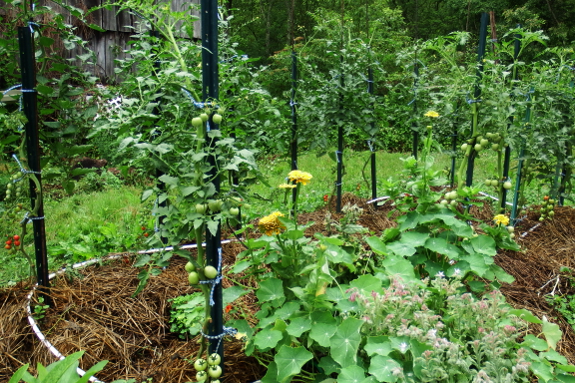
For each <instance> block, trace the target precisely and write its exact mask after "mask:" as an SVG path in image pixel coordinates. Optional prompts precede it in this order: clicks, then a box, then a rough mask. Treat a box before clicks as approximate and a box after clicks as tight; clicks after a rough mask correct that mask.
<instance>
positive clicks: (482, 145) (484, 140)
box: [479, 139, 489, 148]
mask: <svg viewBox="0 0 575 383" xmlns="http://www.w3.org/2000/svg"><path fill="white" fill-rule="evenodd" d="M488 143H489V141H488V140H486V139H483V140H481V141H479V144H480V145H481V147H483V148H484V147H486V146H487V144H488Z"/></svg>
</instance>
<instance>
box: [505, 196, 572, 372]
mask: <svg viewBox="0 0 575 383" xmlns="http://www.w3.org/2000/svg"><path fill="white" fill-rule="evenodd" d="M538 219H539V214H537V213H535V212H530V213H528V214H527V216H526V218H525V219H524V220H523V221H522V222H521V223H520V225H518V230H516V232H517V233H518V236H519V235H522V234H523V233H526V232H527V231H529V230H531V229H533V228H535V229H533V230H532V231H531V232H528V234H527V235H525V237H523V238H520V239H519V240H518V243H519V244H520V245H521V247H522V248H523V249H524V250H523V251H522V252H519V253H516V252H511V251H506V252H503V253H501V254H499V255H498V256H497V257H496V258H495V261H496V263H497V264H498V265H499V266H501V267H502V268H503V269H505V271H507V272H508V273H509V274H511V275H513V277H515V282H514V283H512V284H504V285H503V286H502V287H501V291H502V292H503V294H504V295H505V297H506V298H507V301H508V302H510V303H511V304H512V305H513V306H515V307H517V308H526V309H528V310H530V311H532V312H533V313H534V314H535V315H537V316H538V317H540V318H541V317H542V316H543V315H545V316H547V318H548V319H549V321H552V322H555V323H557V324H559V326H560V327H561V331H563V335H564V336H563V339H562V340H561V341H560V342H559V344H558V346H557V351H559V352H560V353H561V354H563V355H565V356H566V357H567V359H568V360H569V361H570V362H571V363H573V364H575V332H574V331H573V328H572V327H571V325H569V323H567V321H566V320H565V319H564V318H563V317H562V316H561V315H560V313H559V312H557V311H556V310H554V309H553V308H552V307H551V306H550V305H549V304H548V303H547V300H546V297H551V296H552V295H553V294H561V295H563V294H567V295H572V294H575V288H573V286H571V284H570V283H569V281H568V279H567V278H565V277H561V275H560V272H559V270H560V268H561V267H562V266H566V267H569V268H572V269H573V268H575V260H574V259H573V254H575V210H574V209H572V208H569V207H557V208H555V219H554V220H547V221H544V222H542V223H541V224H540V222H539V221H538ZM538 224H540V226H537V225H538ZM536 226H537V227H536ZM532 331H534V332H537V331H539V328H538V326H535V328H533V329H532Z"/></svg>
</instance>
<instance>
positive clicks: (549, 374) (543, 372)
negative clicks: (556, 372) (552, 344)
mask: <svg viewBox="0 0 575 383" xmlns="http://www.w3.org/2000/svg"><path fill="white" fill-rule="evenodd" d="M530 369H531V371H532V372H533V373H534V374H535V376H537V377H538V378H539V379H543V381H544V382H549V381H550V380H551V379H553V366H551V365H547V364H545V363H543V362H537V361H533V362H531V366H530Z"/></svg>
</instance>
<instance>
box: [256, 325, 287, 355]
mask: <svg viewBox="0 0 575 383" xmlns="http://www.w3.org/2000/svg"><path fill="white" fill-rule="evenodd" d="M282 338H283V334H282V333H281V332H280V331H277V330H262V331H260V332H258V333H257V334H256V336H255V337H254V344H255V345H256V347H257V348H259V350H260V351H267V350H270V349H272V348H274V347H275V346H276V345H277V344H278V342H279V341H280V340H281V339H282Z"/></svg>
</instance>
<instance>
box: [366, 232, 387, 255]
mask: <svg viewBox="0 0 575 383" xmlns="http://www.w3.org/2000/svg"><path fill="white" fill-rule="evenodd" d="M365 241H366V242H367V244H368V245H369V247H371V250H372V251H373V252H374V253H376V254H379V255H387V246H385V243H383V241H382V240H381V239H379V238H378V237H375V236H373V237H368V238H366V239H365Z"/></svg>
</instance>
